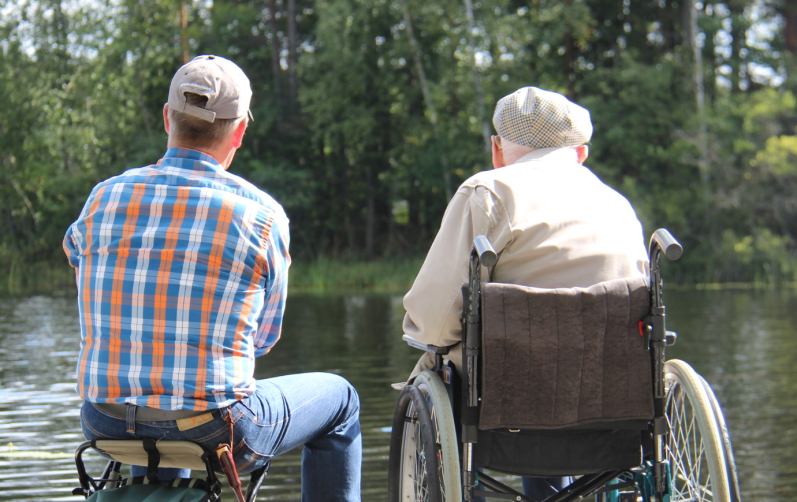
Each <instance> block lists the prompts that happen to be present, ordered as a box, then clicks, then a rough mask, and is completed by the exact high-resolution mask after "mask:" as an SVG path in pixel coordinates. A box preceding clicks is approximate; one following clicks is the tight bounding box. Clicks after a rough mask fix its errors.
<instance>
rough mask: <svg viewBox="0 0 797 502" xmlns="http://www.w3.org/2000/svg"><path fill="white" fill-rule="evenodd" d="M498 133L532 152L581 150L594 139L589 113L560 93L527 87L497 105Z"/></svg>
mask: <svg viewBox="0 0 797 502" xmlns="http://www.w3.org/2000/svg"><path fill="white" fill-rule="evenodd" d="M493 125H494V126H495V131H496V132H497V133H498V135H499V136H501V137H502V138H504V139H508V140H509V141H512V142H513V143H517V144H519V145H524V146H528V147H530V148H550V147H559V148H561V147H566V146H579V145H583V144H585V143H587V142H588V141H589V139H590V138H591V137H592V121H590V118H589V111H587V109H586V108H583V107H581V106H578V105H577V104H575V103H573V102H572V101H570V100H569V99H567V98H566V97H564V96H562V95H561V94H559V93H556V92H551V91H546V90H543V89H539V88H537V87H523V88H522V89H518V90H517V91H515V92H513V93H512V94H510V95H508V96H504V97H503V98H501V100H500V101H499V102H498V104H497V105H495V114H493Z"/></svg>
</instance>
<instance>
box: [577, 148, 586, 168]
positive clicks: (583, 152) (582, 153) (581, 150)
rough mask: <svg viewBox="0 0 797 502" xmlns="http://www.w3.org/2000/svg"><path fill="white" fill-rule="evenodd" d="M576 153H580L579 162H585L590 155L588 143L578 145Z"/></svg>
mask: <svg viewBox="0 0 797 502" xmlns="http://www.w3.org/2000/svg"><path fill="white" fill-rule="evenodd" d="M576 154H577V155H578V163H579V164H583V163H584V161H586V160H587V157H589V147H588V146H587V145H581V146H579V147H576Z"/></svg>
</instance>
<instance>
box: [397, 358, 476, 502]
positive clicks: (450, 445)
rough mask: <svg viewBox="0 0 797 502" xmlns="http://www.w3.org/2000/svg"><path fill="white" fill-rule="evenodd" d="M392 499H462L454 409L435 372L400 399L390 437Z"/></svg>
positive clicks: (399, 501)
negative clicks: (452, 409)
mask: <svg viewBox="0 0 797 502" xmlns="http://www.w3.org/2000/svg"><path fill="white" fill-rule="evenodd" d="M388 500H389V501H390V502H420V501H424V502H426V501H428V502H444V501H457V502H459V501H461V500H462V490H461V486H460V481H459V456H458V450H457V441H456V433H455V428H454V420H453V416H452V411H451V406H450V404H449V401H448V395H447V394H446V390H445V386H444V385H443V383H442V381H441V380H440V378H439V377H438V376H437V375H436V374H434V373H433V372H430V371H425V372H423V373H421V374H420V375H419V376H418V377H416V379H415V382H414V383H413V384H412V385H407V386H406V387H405V388H404V390H403V391H402V392H401V395H400V396H399V400H398V404H397V405H396V413H395V415H394V417H393V430H392V433H391V436H390V461H389V472H388Z"/></svg>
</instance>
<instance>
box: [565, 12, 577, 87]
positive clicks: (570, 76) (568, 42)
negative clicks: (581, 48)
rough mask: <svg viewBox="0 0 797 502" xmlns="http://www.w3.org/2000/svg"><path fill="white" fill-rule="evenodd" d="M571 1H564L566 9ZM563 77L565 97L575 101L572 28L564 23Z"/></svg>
mask: <svg viewBox="0 0 797 502" xmlns="http://www.w3.org/2000/svg"><path fill="white" fill-rule="evenodd" d="M570 1H571V0H564V4H565V6H566V7H569V6H570ZM565 23H566V27H567V28H566V29H567V31H566V32H565V75H566V77H567V97H568V98H569V99H570V101H575V100H576V73H575V70H574V65H573V46H574V44H573V27H572V26H571V25H570V23H569V22H567V21H565Z"/></svg>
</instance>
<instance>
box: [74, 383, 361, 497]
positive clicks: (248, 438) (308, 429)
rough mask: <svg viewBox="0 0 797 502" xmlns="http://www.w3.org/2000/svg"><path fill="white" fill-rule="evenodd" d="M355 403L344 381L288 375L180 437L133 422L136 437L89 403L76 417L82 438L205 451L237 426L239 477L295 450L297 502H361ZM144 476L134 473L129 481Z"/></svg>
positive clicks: (163, 426) (169, 425)
mask: <svg viewBox="0 0 797 502" xmlns="http://www.w3.org/2000/svg"><path fill="white" fill-rule="evenodd" d="M359 412H360V401H359V398H358V396H357V392H356V391H355V390H354V387H352V386H351V384H349V383H348V382H347V381H346V380H345V379H343V378H341V377H339V376H337V375H332V374H328V373H305V374H299V375H288V376H282V377H277V378H270V379H267V380H259V381H258V382H257V390H256V391H255V392H254V394H252V395H251V396H250V397H248V398H246V399H244V400H242V401H238V402H237V403H235V404H233V405H232V406H230V407H229V408H225V409H222V410H213V411H212V415H213V419H212V420H211V421H209V422H208V423H205V424H203V425H200V426H198V427H194V428H193V429H189V430H186V431H180V430H179V429H178V428H177V424H176V422H175V421H163V422H142V421H136V424H135V435H131V434H130V433H128V432H127V427H126V422H125V419H124V418H118V417H116V416H112V415H110V414H107V413H105V412H103V411H101V410H99V409H97V408H96V407H94V406H93V405H92V404H91V403H89V402H86V403H84V405H83V410H82V412H81V424H82V426H83V434H85V436H86V438H88V439H134V438H136V437H138V438H153V439H173V440H187V441H193V442H195V443H198V444H200V445H202V446H203V447H205V449H208V450H214V449H215V448H216V447H217V446H218V445H219V444H221V443H229V442H230V425H229V423H227V422H226V421H225V419H224V418H225V416H227V415H228V414H229V415H230V416H231V418H232V421H233V423H234V443H235V444H234V447H233V458H234V459H235V465H236V467H237V468H238V472H239V473H241V474H246V473H249V472H251V471H254V470H255V469H257V468H259V467H261V466H263V465H265V464H266V463H267V462H268V461H269V460H271V458H273V457H275V456H278V455H281V454H283V453H285V452H287V451H289V450H292V449H294V448H296V447H297V446H301V445H304V447H305V448H304V451H303V452H302V501H305V502H307V501H320V500H324V501H348V502H354V501H359V500H360V471H361V468H362V436H361V435H360V421H359ZM183 471H184V470H180V469H161V470H159V471H158V476H159V477H160V478H161V479H169V478H170V477H171V478H173V477H176V476H179V477H187V476H188V473H187V472H183ZM145 472H146V468H145V467H143V466H137V467H135V468H133V469H132V475H133V476H141V475H144V473H145Z"/></svg>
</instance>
